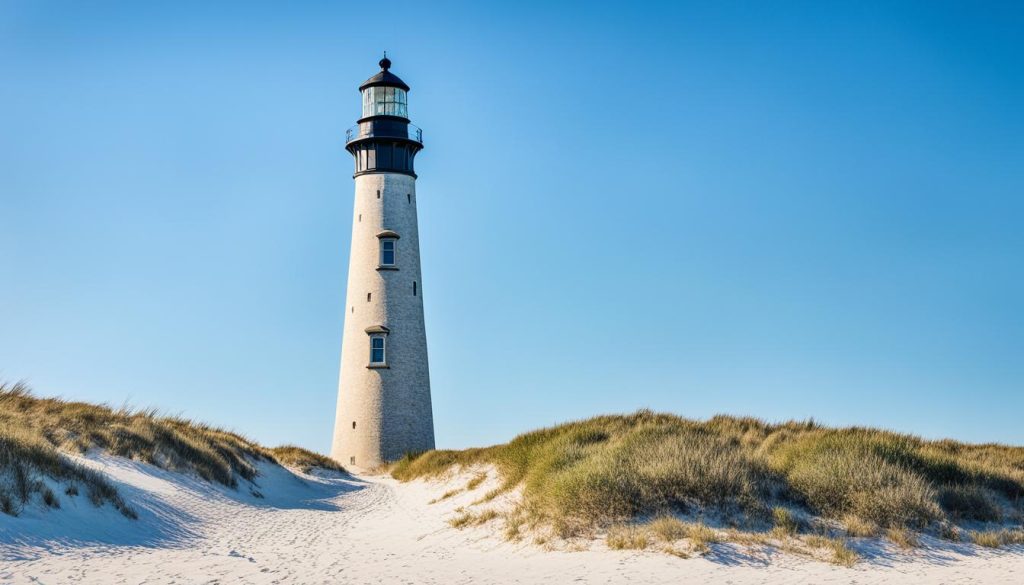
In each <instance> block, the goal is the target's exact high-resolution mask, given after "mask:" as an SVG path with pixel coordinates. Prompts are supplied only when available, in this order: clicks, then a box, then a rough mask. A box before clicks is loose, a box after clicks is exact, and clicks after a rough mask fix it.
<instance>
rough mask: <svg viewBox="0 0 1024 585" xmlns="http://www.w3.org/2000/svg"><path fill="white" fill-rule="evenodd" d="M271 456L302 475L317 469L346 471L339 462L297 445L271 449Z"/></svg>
mask: <svg viewBox="0 0 1024 585" xmlns="http://www.w3.org/2000/svg"><path fill="white" fill-rule="evenodd" d="M270 455H271V457H273V459H274V460H275V461H277V462H278V463H280V464H281V465H284V466H285V467H291V468H292V469H298V470H299V471H301V472H302V473H309V472H310V471H312V470H314V469H317V468H320V469H326V470H328V471H345V469H344V468H343V467H342V466H341V465H339V464H338V462H337V461H335V460H333V459H331V458H329V457H325V456H323V455H321V454H319V453H314V452H313V451H310V450H308V449H303V448H302V447H297V446H295V445H282V446H280V447H274V448H272V449H270Z"/></svg>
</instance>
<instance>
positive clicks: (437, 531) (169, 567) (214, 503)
mask: <svg viewBox="0 0 1024 585" xmlns="http://www.w3.org/2000/svg"><path fill="white" fill-rule="evenodd" d="M82 461H83V463H85V464H87V465H90V466H93V467H102V468H103V469H104V470H105V471H106V472H108V473H109V474H110V475H111V476H112V477H113V478H115V480H116V481H117V482H118V483H119V484H120V485H119V487H120V489H121V490H123V492H124V493H125V495H126V496H127V497H128V499H130V501H132V502H133V505H135V506H136V508H137V509H138V511H139V519H138V520H134V521H133V520H129V519H126V518H124V517H123V516H121V515H120V514H118V513H116V512H115V511H114V510H112V509H111V508H110V507H109V506H106V507H104V508H95V507H93V506H92V505H91V504H90V503H88V501H86V500H85V499H84V498H83V497H76V498H71V497H64V498H63V500H62V502H63V507H62V508H61V509H60V510H44V509H41V508H32V509H27V510H25V511H24V513H23V514H22V515H21V516H20V517H17V518H13V517H6V516H0V583H143V582H148V583H199V582H203V583H444V584H452V583H495V584H499V583H501V584H505V583H568V582H580V583H690V582H692V583H703V582H712V581H714V582H728V583H733V584H736V585H744V584H753V583H823V584H827V583H858V584H871V583H986V584H991V583H1007V584H1009V583H1014V584H1016V583H1021V582H1024V549H1021V548H1020V547H1017V548H1011V549H1003V550H1000V551H990V550H986V549H981V548H979V547H975V546H972V545H966V544H964V545H950V544H948V543H944V544H943V543H938V542H934V543H928V544H929V546H928V547H926V548H923V549H919V550H916V551H913V552H910V553H900V552H896V551H893V550H888V549H881V548H879V549H877V550H874V551H870V550H869V551H863V550H862V551H861V552H862V554H864V553H865V552H866V553H867V554H864V556H865V557H866V558H865V559H864V560H862V561H861V562H860V563H858V564H857V566H855V567H854V568H852V569H848V568H842V567H836V566H833V565H830V564H827V563H823V562H819V561H814V560H810V559H806V558H801V557H796V556H793V555H786V554H782V553H778V552H766V551H751V550H746V549H743V548H742V547H738V546H736V545H727V544H719V545H713V547H712V550H711V552H710V553H708V554H707V555H705V556H704V557H700V558H690V559H679V558H675V557H672V556H669V555H665V554H662V553H657V552H642V553H640V552H623V551H611V550H607V549H605V547H604V545H603V543H602V542H601V541H600V540H595V541H593V542H592V543H590V544H589V545H587V546H585V547H577V548H584V550H577V551H567V550H546V549H545V548H544V547H540V546H536V545H534V544H532V543H531V542H526V541H524V542H519V543H510V542H506V541H505V540H504V539H502V538H501V537H500V536H499V535H498V534H497V527H496V526H495V524H496V523H497V522H495V523H490V524H485V525H483V526H475V527H471V528H466V529H463V530H455V529H453V528H451V527H450V526H449V525H448V520H449V519H450V518H451V517H452V516H453V515H454V514H455V513H456V512H455V510H456V509H457V508H458V507H460V506H465V505H468V504H470V503H471V502H472V501H474V500H476V499H477V498H478V497H479V494H480V493H483V492H481V491H480V490H483V489H486V487H487V486H486V485H482V486H480V487H479V488H478V490H475V491H474V492H462V493H460V494H457V495H455V496H452V497H449V498H446V499H444V500H441V501H438V502H436V503H433V504H431V503H430V502H431V501H433V500H436V499H437V498H439V497H440V496H441V495H442V494H443V493H445V492H446V491H448V490H450V489H451V488H452V486H465V484H466V477H453V478H450V479H449V480H448V481H447V482H438V481H435V482H429V483H428V482H422V481H416V482H410V483H406V484H399V483H397V482H395V481H394V480H392V479H390V478H387V477H380V476H373V477H353V476H348V475H343V474H331V475H315V476H303V475H299V474H293V473H291V472H289V471H287V470H284V469H282V468H280V467H277V466H273V465H269V464H265V465H264V466H263V467H262V468H261V475H260V477H259V478H258V481H257V484H258V485H257V486H252V488H250V486H244V487H242V488H240V489H238V490H237V491H236V490H231V489H228V488H224V487H219V486H214V485H212V484H210V483H208V482H204V481H201V480H195V479H190V478H188V477H185V476H182V475H180V474H176V473H172V472H167V471H164V470H161V469H158V468H155V467H153V466H150V465H146V464H142V463H136V462H130V461H126V460H123V459H117V458H112V457H106V456H102V457H94V458H90V459H83V460H82ZM257 493H258V494H262V496H263V497H259V496H258V495H257ZM499 504H500V503H499ZM489 505H494V503H491V504H489ZM878 546H880V545H878ZM769 550H771V549H769Z"/></svg>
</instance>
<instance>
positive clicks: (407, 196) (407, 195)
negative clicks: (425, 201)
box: [405, 193, 412, 203]
mask: <svg viewBox="0 0 1024 585" xmlns="http://www.w3.org/2000/svg"><path fill="white" fill-rule="evenodd" d="M405 198H406V199H408V200H409V203H412V193H406V194H405Z"/></svg>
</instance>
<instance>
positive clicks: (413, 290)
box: [412, 280, 416, 296]
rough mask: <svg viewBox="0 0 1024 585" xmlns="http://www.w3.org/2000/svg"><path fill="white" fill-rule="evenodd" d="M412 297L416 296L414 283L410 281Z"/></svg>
mask: <svg viewBox="0 0 1024 585" xmlns="http://www.w3.org/2000/svg"><path fill="white" fill-rule="evenodd" d="M412 296H416V281H415V280H414V281H412Z"/></svg>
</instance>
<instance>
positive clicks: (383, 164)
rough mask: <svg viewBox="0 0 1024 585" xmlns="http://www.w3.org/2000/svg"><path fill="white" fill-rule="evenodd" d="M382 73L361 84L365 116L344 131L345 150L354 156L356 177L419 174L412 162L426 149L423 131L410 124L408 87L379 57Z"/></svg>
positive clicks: (387, 60) (360, 89) (386, 62)
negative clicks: (382, 174) (356, 124)
mask: <svg viewBox="0 0 1024 585" xmlns="http://www.w3.org/2000/svg"><path fill="white" fill-rule="evenodd" d="M379 64H380V72H379V73H377V74H376V75H374V76H373V77H371V78H369V79H367V80H366V81H364V82H363V84H362V85H360V86H359V91H360V93H362V96H363V115H362V117H361V118H359V125H358V126H353V127H352V128H350V129H349V130H348V132H346V133H345V149H346V150H348V151H349V152H351V153H352V157H353V158H355V163H356V172H355V176H359V175H362V174H366V173H403V174H406V175H412V176H413V177H415V176H416V173H415V172H413V165H412V161H413V158H415V156H416V153H417V152H419V151H420V150H421V149H422V148H423V131H422V130H420V129H419V128H417V127H416V126H414V125H412V124H410V123H409V102H408V95H409V86H408V85H406V84H405V82H404V81H402V80H401V79H399V78H398V76H397V75H395V74H394V73H392V72H391V71H389V69H391V60H389V59H388V58H387V56H385V57H384V58H383V59H381V60H380V63H379Z"/></svg>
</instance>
